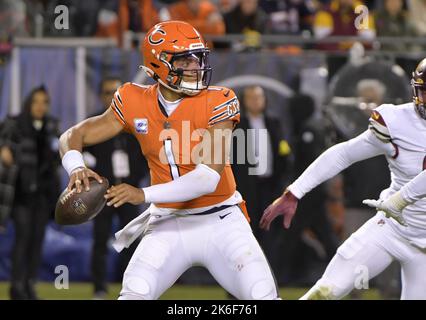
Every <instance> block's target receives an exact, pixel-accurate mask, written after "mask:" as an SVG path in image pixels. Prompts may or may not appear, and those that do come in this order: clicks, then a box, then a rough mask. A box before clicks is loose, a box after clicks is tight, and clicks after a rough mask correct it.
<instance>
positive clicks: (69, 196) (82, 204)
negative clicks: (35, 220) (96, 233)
mask: <svg viewBox="0 0 426 320" xmlns="http://www.w3.org/2000/svg"><path fill="white" fill-rule="evenodd" d="M89 183H90V190H89V191H85V190H84V189H83V188H82V191H81V192H80V193H77V190H76V189H75V188H74V189H72V190H71V191H68V189H65V190H64V191H63V192H62V193H61V195H60V196H59V199H58V201H57V202H56V209H55V221H56V223H57V224H61V225H73V224H81V223H84V222H86V221H89V220H90V219H93V218H94V217H95V216H96V215H97V214H98V213H99V212H100V211H101V210H102V209H103V207H104V206H105V203H106V199H105V198H104V195H105V193H106V191H107V190H108V188H109V182H108V179H106V178H104V177H102V183H99V182H98V181H97V180H96V179H94V178H90V179H89Z"/></svg>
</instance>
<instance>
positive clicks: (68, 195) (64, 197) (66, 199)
mask: <svg viewBox="0 0 426 320" xmlns="http://www.w3.org/2000/svg"><path fill="white" fill-rule="evenodd" d="M74 193H75V189H72V190H71V191H70V192H68V193H66V194H65V195H64V196H63V197H62V198H61V204H62V205H63V204H64V203H65V202H67V201H68V199H69V198H70V197H71V196H72V195H73V194H74Z"/></svg>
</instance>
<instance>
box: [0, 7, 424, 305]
mask: <svg viewBox="0 0 426 320" xmlns="http://www.w3.org/2000/svg"><path fill="white" fill-rule="evenodd" d="M362 4H364V5H366V8H368V9H369V10H368V13H367V14H368V25H367V26H365V27H357V26H356V24H355V23H354V21H355V20H356V19H357V17H358V16H359V14H360V13H359V12H356V11H355V8H356V7H357V6H358V5H362ZM58 5H65V6H66V7H67V8H68V10H69V28H67V29H58V28H55V27H53V25H54V21H55V19H56V18H57V16H58V12H55V8H56V7H57V6H58ZM424 12H426V1H424V0H407V1H402V0H384V1H377V0H376V1H374V0H372V1H364V2H362V1H358V0H329V1H327V0H323V1H315V0H312V1H311V0H305V1H302V0H175V1H173V0H163V1H160V0H105V1H101V0H91V1H80V0H0V59H1V60H0V61H1V62H0V90H1V92H3V93H4V92H6V91H9V90H10V86H9V85H8V84H7V83H8V82H9V81H10V79H11V75H10V74H9V68H10V64H11V63H12V60H13V49H14V47H15V46H16V47H19V41H18V39H22V38H27V37H30V38H34V39H35V40H37V39H41V38H46V39H51V38H52V37H55V38H62V39H64V38H65V39H67V38H71V37H90V38H91V39H93V38H99V39H101V38H111V39H113V43H114V44H113V45H112V47H113V49H114V50H112V51H102V52H100V53H99V52H96V51H93V52H89V53H88V58H87V64H93V65H94V66H93V68H92V69H90V71H91V72H92V73H93V74H92V73H90V74H89V75H88V76H87V77H88V78H90V79H92V78H93V79H94V80H93V81H88V82H90V88H91V91H90V94H92V95H94V97H93V98H92V100H90V101H89V104H90V103H91V102H93V104H94V105H95V106H96V107H94V106H92V107H91V109H90V108H89V110H87V112H86V114H87V116H89V115H91V114H96V113H99V112H101V111H102V110H103V108H105V107H108V106H109V103H110V101H111V97H112V95H113V93H114V91H115V89H116V88H117V87H118V86H119V85H120V84H121V83H122V81H133V80H134V78H133V77H134V76H135V73H136V68H135V70H134V72H133V71H132V72H130V73H123V72H120V71H119V72H111V70H104V69H108V67H106V65H108V63H109V62H108V61H109V60H114V59H115V60H120V63H118V64H115V67H114V68H115V69H120V68H127V69H131V68H129V66H128V65H127V64H126V63H127V62H128V61H127V60H128V59H129V60H130V61H133V60H136V61H137V59H139V55H138V52H137V43H138V39H139V38H138V37H139V36H140V35H141V34H143V33H144V32H146V31H147V30H148V29H149V28H150V27H151V26H152V25H154V24H155V23H157V22H159V21H165V20H170V19H177V20H184V21H187V22H189V23H191V24H192V25H193V26H194V27H196V28H197V29H198V30H199V31H200V32H201V33H202V34H203V35H206V37H207V39H208V40H209V43H210V45H211V46H212V47H213V48H214V51H216V52H217V54H216V56H215V55H214V54H213V56H212V58H213V60H214V61H212V66H213V70H215V71H214V72H216V74H219V75H216V76H215V75H214V76H213V77H214V78H213V82H216V83H218V82H219V81H226V79H229V78H231V76H232V75H234V74H242V75H248V76H249V77H250V76H251V77H252V80H251V81H248V82H247V81H246V82H244V83H243V84H241V85H237V88H235V87H234V89H236V92H237V93H238V95H239V98H240V101H241V105H242V120H241V123H240V124H239V126H240V128H242V129H243V130H248V129H266V130H267V132H268V135H269V140H268V141H269V145H268V147H267V148H259V146H258V145H256V143H255V142H254V143H253V145H250V146H247V148H248V149H250V150H251V151H252V152H254V153H255V154H257V155H259V152H265V154H261V155H260V156H259V158H261V159H268V160H267V161H268V162H267V166H268V170H266V172H264V173H263V174H262V175H247V169H248V168H249V167H250V164H247V163H245V164H238V165H234V166H233V170H234V174H235V177H236V180H237V188H238V189H239V191H240V192H241V193H242V195H243V196H244V198H245V199H246V201H247V205H248V209H249V212H250V214H251V216H252V228H253V232H254V234H255V235H256V237H257V238H258V240H259V242H260V244H261V246H262V247H263V249H264V251H265V253H266V255H267V257H268V259H269V260H270V264H271V266H272V269H273V271H274V273H275V275H276V277H277V281H278V283H279V284H280V285H282V286H287V285H296V286H310V285H311V284H312V283H314V281H315V280H317V279H318V278H319V276H320V275H321V274H322V272H323V270H324V268H325V266H326V265H327V263H328V262H329V260H330V259H331V257H332V256H333V255H334V253H335V252H336V249H337V247H338V245H339V244H340V243H341V242H342V241H343V240H344V239H346V238H347V237H348V235H349V234H350V233H351V232H353V231H354V230H356V229H357V228H358V227H359V226H360V225H361V224H362V223H363V222H365V221H366V220H367V219H368V218H369V217H371V216H372V215H373V214H374V211H373V210H370V209H368V208H364V207H363V206H362V204H361V201H362V200H363V199H365V198H374V197H377V196H378V195H379V193H380V191H381V190H382V189H384V188H385V187H387V186H388V184H389V173H388V170H387V164H386V161H385V159H384V158H383V159H382V158H374V159H370V160H367V161H364V162H362V163H359V164H357V165H354V166H353V167H351V168H350V169H348V170H346V171H345V172H344V173H343V174H342V175H340V176H338V177H337V178H334V179H333V180H331V181H329V182H327V183H326V184H324V185H321V186H319V187H318V188H317V189H316V190H315V191H314V192H312V193H310V194H309V195H308V196H307V197H306V198H304V199H303V201H302V202H301V204H300V207H299V209H298V215H297V218H296V219H295V221H294V223H293V226H292V228H291V229H290V230H283V228H282V226H281V225H280V223H275V224H274V226H273V229H272V230H271V231H270V232H269V233H266V232H263V231H261V230H260V229H259V228H258V222H259V219H260V216H261V214H262V212H263V209H264V208H265V207H266V206H267V205H268V204H269V203H270V202H271V201H273V200H274V199H275V198H276V197H277V196H278V195H279V194H280V193H281V192H282V190H283V188H284V187H285V186H286V185H288V184H289V183H290V182H291V181H292V180H293V179H294V178H295V177H297V176H298V175H300V173H301V172H303V170H304V169H305V168H306V167H307V166H308V165H309V164H310V163H311V162H312V161H313V160H314V159H315V158H316V157H317V156H318V155H319V154H320V153H321V152H322V151H324V150H325V149H326V148H328V147H329V146H331V145H333V144H335V143H337V142H339V141H343V140H347V139H350V138H352V137H354V136H356V135H357V134H359V133H360V132H362V131H363V130H365V128H366V127H367V122H368V117H369V114H370V112H371V110H372V109H373V108H374V107H376V106H378V105H380V104H382V103H401V102H404V101H409V100H410V99H411V92H410V91H409V90H410V87H409V76H410V73H411V71H412V69H413V68H414V66H415V64H416V62H417V61H418V57H421V56H422V54H423V55H424V48H425V43H424V42H422V41H420V40H421V39H422V37H425V36H426V15H425V14H424ZM364 21H367V20H364ZM268 35H271V36H274V35H275V36H277V35H278V36H293V37H290V38H283V39H288V41H285V40H281V41H279V39H278V40H277V38H270V42H269V43H265V42H264V40H263V39H262V38H264V37H265V36H268ZM234 36H235V37H234ZM329 36H348V37H358V38H357V39H356V40H357V41H355V39H353V38H347V39H338V40H336V41H334V42H327V41H324V42H322V41H321V40H322V39H326V38H327V37H329ZM380 37H396V38H395V39H397V40H396V41H383V42H382V41H379V42H375V39H380ZM404 37H411V38H414V40H413V41H410V42H408V43H404V41H400V40H401V39H403V38H404ZM416 38H417V39H419V41H415V40H416ZM299 40H301V41H299ZM303 40H308V41H306V42H305V41H303ZM364 41H365V42H364ZM77 42H78V40H77ZM55 46H56V47H60V46H61V45H60V44H59V45H55V40H52V47H55ZM37 47H38V45H37V43H36V42H32V44H30V45H28V44H27V45H26V47H25V49H26V50H30V49H31V48H35V49H37ZM56 49H57V48H56ZM125 50H130V51H131V52H132V55H131V56H130V58H129V57H128V56H126V53H125V52H124V51H125ZM230 50H231V51H230ZM311 50H314V51H313V52H315V53H316V52H321V55H320V56H312V55H309V52H310V51H311ZM52 52H54V49H52ZM55 52H57V51H55ZM105 52H106V53H105ZM227 52H233V54H236V55H235V56H228V55H227ZM336 52H338V53H339V54H337V55H336V54H335V53H336ZM387 52H393V53H392V54H391V55H390V56H389V55H382V54H381V53H387ZM21 53H22V54H23V56H25V55H26V56H27V57H29V58H31V57H33V58H34V57H45V55H47V54H48V52H47V51H43V53H42V54H41V55H37V53H34V52H25V50H23V51H22V52H21ZM370 53H375V54H376V55H374V54H372V55H370ZM377 53H379V55H377ZM270 54H272V55H270ZM410 54H413V56H411V55H410ZM114 55H116V56H117V57H118V58H117V57H115V58H114ZM113 58H114V59H113ZM133 58H135V59H133ZM228 60H229V61H228ZM317 60H318V61H317ZM105 61H107V62H105ZM51 62H53V61H51ZM51 62H49V61H44V62H43V63H41V62H40V61H37V60H31V61H30V63H29V64H30V65H38V64H39V63H40V65H41V64H42V65H43V67H40V68H41V69H37V68H34V69H32V68H33V66H28V64H27V65H26V66H25V68H24V67H23V69H22V72H27V73H26V74H25V73H24V74H22V75H21V78H22V79H24V80H25V81H27V82H26V85H25V86H22V90H21V92H20V95H22V97H23V99H22V100H23V102H22V103H21V104H20V106H19V107H18V108H16V107H15V109H14V110H20V112H19V113H18V114H13V115H12V116H10V117H6V115H7V114H8V110H9V113H12V112H10V111H11V110H12V109H13V106H11V103H12V102H11V101H12V99H11V98H8V99H6V98H3V99H1V100H0V103H1V105H0V108H1V109H0V116H2V118H0V123H1V125H0V148H1V149H0V150H1V154H0V159H1V161H0V210H1V211H0V228H1V229H0V280H1V281H11V292H10V294H11V298H16V299H35V298H37V294H36V292H35V291H34V283H35V282H36V280H37V278H38V277H39V271H38V270H39V266H40V264H41V265H42V273H41V278H42V279H44V280H51V279H53V278H54V276H55V274H54V272H53V270H54V266H56V265H58V264H66V265H67V264H69V265H71V266H72V265H75V266H76V268H77V269H78V268H83V269H84V271H82V270H78V271H75V269H74V272H75V273H73V272H71V279H72V280H84V281H92V282H93V284H94V294H95V297H98V298H102V297H104V296H105V293H106V291H107V289H108V288H107V282H108V281H115V282H117V281H120V277H121V275H122V273H123V268H125V266H126V263H127V261H128V259H129V257H130V255H131V253H132V250H134V248H130V249H129V250H128V251H126V252H125V253H124V255H123V256H122V257H121V258H120V259H118V257H117V255H116V254H115V253H114V252H113V251H112V250H111V247H110V244H109V240H110V238H111V236H112V231H113V230H116V229H117V228H118V227H119V226H120V225H121V226H122V225H125V224H126V223H127V222H128V221H130V220H131V219H132V218H133V217H135V216H136V215H137V214H138V212H139V210H140V208H130V206H129V207H124V208H123V210H121V211H120V212H115V211H114V210H111V209H108V210H105V212H103V213H102V214H100V215H99V216H98V217H97V218H96V219H95V221H94V223H93V224H87V225H85V226H79V227H75V228H71V227H66V228H59V227H58V226H55V225H54V223H52V222H49V221H50V220H51V218H52V212H53V210H54V204H55V202H56V199H57V196H58V194H59V192H60V191H61V188H62V187H63V186H64V183H65V182H64V180H66V177H64V175H63V171H60V159H59V158H58V157H59V155H58V153H57V137H58V136H59V134H60V131H61V130H63V129H65V128H67V126H68V124H71V123H74V122H75V121H76V116H75V114H74V113H72V116H70V115H71V113H69V112H68V113H67V115H66V116H64V115H65V113H64V112H63V111H61V108H62V109H63V108H64V104H60V103H59V102H58V101H59V100H64V98H63V97H67V95H66V94H63V91H60V93H58V91H57V90H55V86H54V85H53V84H50V85H49V84H47V86H44V84H45V83H44V82H45V81H47V80H46V79H48V75H46V73H49V72H50V73H53V71H52V70H49V63H51ZM275 62H276V64H274V63H275ZM97 64H99V65H102V66H101V67H96V65H97ZM128 64H134V63H133V62H129V63H128ZM111 65H114V63H112V64H111ZM51 66H52V68H55V69H58V70H59V71H58V72H60V73H63V74H65V73H66V72H67V71H69V69H65V65H61V64H60V63H56V64H55V65H51ZM117 66H118V67H117ZM262 66H263V67H264V69H260V68H262ZM274 66H276V68H275V70H274ZM73 67H74V66H72V67H71V68H73ZM216 67H217V68H216ZM61 68H64V69H63V70H62V69H61ZM67 68H68V67H67ZM114 68H112V69H114ZM127 69H126V70H127ZM259 70H262V71H259ZM38 72H40V76H38V75H39V74H38ZM274 72H275V73H276V75H274ZM257 73H259V74H260V73H263V74H262V76H263V78H259V79H260V80H259V79H257V78H255V77H253V76H252V75H253V74H257ZM279 73H281V74H279ZM41 74H43V76H41ZM111 75H112V76H111ZM127 76H128V77H129V78H127ZM215 77H216V78H215ZM265 77H270V78H271V79H272V78H274V79H275V80H279V81H280V83H285V85H286V87H285V88H289V89H288V90H289V91H291V93H292V94H284V96H287V97H286V98H285V99H282V96H281V95H280V94H278V95H277V94H276V91H279V90H281V89H280V88H282V87H280V86H278V87H277V85H275V84H274V83H272V82H268V85H265V81H264V78H265ZM28 79H30V80H28ZM262 79H263V80H262ZM49 81H51V82H55V83H56V86H60V85H61V84H60V83H59V84H58V83H57V82H58V81H55V80H52V79H50V80H49ZM49 81H47V82H49ZM235 81H238V80H235ZM234 83H235V82H234ZM62 86H63V84H62ZM88 86H89V85H88ZM229 86H231V87H233V86H232V84H229ZM56 88H57V87H56ZM277 88H278V89H277ZM74 89H75V88H74V87H72V88H70V89H69V90H70V91H71V90H74ZM62 90H64V89H62ZM77 90H78V89H77ZM88 91H89V90H88ZM88 93H89V92H88ZM78 101H80V100H78V98H76V100H73V101H72V102H68V103H69V104H71V105H72V103H74V102H75V103H78ZM62 103H63V102H62ZM77 118H78V116H77ZM59 122H61V123H62V125H60V123H59ZM64 122H65V123H66V124H65V125H64V124H63V123H64ZM130 138H131V137H129V136H127V135H124V134H123V135H122V136H119V137H117V138H116V139H114V140H113V141H110V142H108V143H105V144H102V145H100V146H98V147H94V148H91V149H87V150H86V153H85V156H86V157H85V160H86V162H87V164H88V165H89V166H91V167H93V168H95V171H99V173H100V174H102V175H104V176H106V177H108V178H109V180H110V181H112V182H113V183H120V182H122V181H127V182H128V183H130V184H133V185H142V184H144V183H147V179H148V175H149V174H148V169H147V168H146V164H145V162H144V159H141V158H139V157H137V156H136V155H135V153H134V152H133V151H132V150H134V149H135V148H137V147H138V146H137V145H135V144H134V143H135V141H134V140H132V139H130ZM253 141H256V139H253ZM262 150H263V151H262ZM110 155H111V157H110ZM112 155H114V156H112ZM123 163H125V164H124V165H123ZM370 176H374V177H375V179H374V180H370V182H369V183H368V185H367V184H365V180H366V177H370ZM61 179H62V182H61ZM34 208H37V210H34ZM107 211H108V212H107ZM116 213H117V217H118V218H119V219H117V218H116V217H115V214H116ZM9 218H10V219H9ZM47 225H48V226H49V227H48V229H47V230H48V232H47V233H46V234H45V230H46V226H47ZM13 239H15V240H13ZM43 239H44V241H45V244H44V250H43V246H42V244H43ZM46 246H48V247H46ZM46 248H48V249H46ZM46 261H52V263H50V264H47V262H46ZM64 261H65V262H64ZM114 270H115V271H116V272H114ZM397 272H398V271H397V269H395V268H394V267H393V266H391V267H390V268H389V270H388V273H387V274H385V275H383V276H381V277H379V278H378V279H377V280H376V282H375V285H377V286H378V287H379V288H380V290H381V292H382V294H383V297H385V298H397V297H398V296H399V285H400V284H399V275H398V274H397ZM179 281H180V283H183V284H185V283H190V284H199V283H201V284H211V283H212V279H211V277H209V276H208V274H207V272H206V271H204V270H200V269H193V270H191V271H189V272H187V273H186V274H184V275H183V276H182V277H181V279H180V280H179ZM355 295H356V294H355Z"/></svg>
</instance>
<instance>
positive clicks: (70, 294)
mask: <svg viewBox="0 0 426 320" xmlns="http://www.w3.org/2000/svg"><path fill="white" fill-rule="evenodd" d="M120 288H121V285H120V284H112V285H110V288H109V290H110V292H109V296H108V299H116V298H117V296H118V293H119V291H120ZM8 289H9V284H8V283H5V282H2V283H0V300H5V299H8V298H9V297H8ZM306 291H307V288H281V289H280V293H281V297H282V298H283V299H286V300H296V299H298V298H300V297H301V296H302V295H303V294H304V293H305V292H306ZM38 292H39V296H40V298H41V299H46V300H57V299H71V300H90V299H92V287H91V285H90V284H88V283H77V282H72V283H70V286H69V289H62V290H58V289H56V288H55V287H54V285H53V283H47V282H44V283H40V284H38ZM361 298H362V299H368V300H371V299H379V295H378V293H377V291H376V290H374V289H371V290H365V291H362V294H361ZM161 299H164V300H195V299H196V300H208V299H212V300H214V299H217V300H222V299H227V296H226V293H225V291H224V290H223V289H221V288H220V287H217V286H183V285H175V286H173V287H172V288H170V289H169V290H168V291H167V292H165V293H164V295H163V296H162V297H161Z"/></svg>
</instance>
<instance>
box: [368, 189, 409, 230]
mask: <svg viewBox="0 0 426 320" xmlns="http://www.w3.org/2000/svg"><path fill="white" fill-rule="evenodd" d="M362 203H364V204H366V205H367V206H370V207H372V208H376V209H377V211H383V212H384V213H385V215H386V217H387V218H393V219H395V220H396V221H397V222H398V223H399V224H400V225H403V226H407V223H406V222H405V219H404V217H403V215H402V210H403V209H404V208H405V207H406V206H407V205H409V204H410V203H409V202H408V201H406V200H405V199H404V198H403V197H402V195H401V193H400V192H399V191H398V192H396V193H394V194H393V195H391V196H390V197H389V198H387V199H386V200H373V199H366V200H363V201H362Z"/></svg>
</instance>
